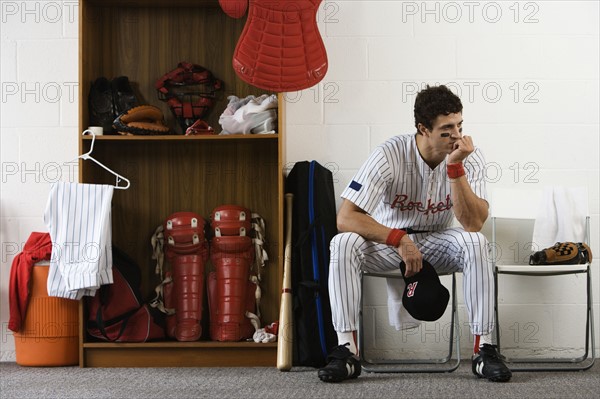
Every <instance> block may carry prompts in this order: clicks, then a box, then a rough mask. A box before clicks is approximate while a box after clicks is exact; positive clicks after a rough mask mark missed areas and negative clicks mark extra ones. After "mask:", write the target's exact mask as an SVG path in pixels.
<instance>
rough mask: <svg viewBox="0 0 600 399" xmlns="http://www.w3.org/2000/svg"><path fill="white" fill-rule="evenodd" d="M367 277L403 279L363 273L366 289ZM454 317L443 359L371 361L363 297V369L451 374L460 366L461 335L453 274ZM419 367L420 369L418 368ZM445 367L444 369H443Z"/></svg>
mask: <svg viewBox="0 0 600 399" xmlns="http://www.w3.org/2000/svg"><path fill="white" fill-rule="evenodd" d="M365 277H385V278H389V277H392V278H402V277H401V276H399V275H398V276H396V275H390V274H385V273H367V272H363V275H362V280H361V285H362V286H363V287H364V278H365ZM451 303H452V305H451V306H452V315H451V326H450V339H449V344H448V354H447V356H445V357H444V358H441V359H381V360H369V359H367V358H366V357H365V346H364V320H363V300H362V297H361V303H360V314H359V327H358V351H359V356H360V362H361V366H362V369H363V370H364V371H365V372H369V373H450V372H452V371H454V370H456V369H457V368H458V366H459V365H460V333H459V324H458V312H457V308H458V306H457V298H456V275H455V274H454V273H452V302H451ZM453 345H454V346H455V349H454V351H456V359H455V361H454V362H452V354H453V348H452V346H453ZM416 366H419V367H416ZM442 366H444V367H442Z"/></svg>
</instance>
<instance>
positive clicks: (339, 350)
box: [319, 344, 361, 382]
mask: <svg viewBox="0 0 600 399" xmlns="http://www.w3.org/2000/svg"><path fill="white" fill-rule="evenodd" d="M346 345H348V344H346ZM346 345H340V346H336V347H335V348H334V349H333V350H332V351H331V353H330V354H329V356H327V359H326V361H327V366H325V367H323V368H322V369H319V378H320V379H321V381H325V382H341V381H344V380H348V379H353V378H356V377H358V376H359V375H360V372H361V367H360V362H359V361H358V359H357V358H356V356H354V355H353V354H352V352H350V350H348V348H347V347H346Z"/></svg>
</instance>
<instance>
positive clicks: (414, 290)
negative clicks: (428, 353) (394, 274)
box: [400, 260, 450, 321]
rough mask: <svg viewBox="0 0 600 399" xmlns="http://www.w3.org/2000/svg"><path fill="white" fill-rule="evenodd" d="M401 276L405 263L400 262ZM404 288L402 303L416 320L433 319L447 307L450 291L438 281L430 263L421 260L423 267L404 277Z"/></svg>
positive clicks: (439, 315)
mask: <svg viewBox="0 0 600 399" xmlns="http://www.w3.org/2000/svg"><path fill="white" fill-rule="evenodd" d="M400 270H401V271H402V276H404V273H405V272H406V264H405V263H404V262H400ZM404 281H405V282H406V288H404V294H403V295H402V305H404V308H405V309H406V310H407V311H408V313H409V314H410V315H411V316H412V317H414V318H415V319H417V320H422V321H435V320H437V319H439V318H440V317H442V315H443V314H444V312H445V311H446V307H448V301H449V300H450V293H449V292H448V290H447V289H446V287H444V286H443V285H442V283H441V282H440V278H439V277H438V275H437V272H436V271H435V269H434V268H433V266H431V264H430V263H429V262H427V261H425V260H423V268H422V269H421V271H420V272H419V273H417V274H414V275H412V276H410V277H404Z"/></svg>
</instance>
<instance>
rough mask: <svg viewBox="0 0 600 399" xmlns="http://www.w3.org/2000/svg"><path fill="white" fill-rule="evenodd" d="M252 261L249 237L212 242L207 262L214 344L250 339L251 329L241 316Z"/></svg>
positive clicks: (252, 252) (218, 239)
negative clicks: (211, 288) (211, 286)
mask: <svg viewBox="0 0 600 399" xmlns="http://www.w3.org/2000/svg"><path fill="white" fill-rule="evenodd" d="M253 259H254V247H253V245H252V239H251V238H250V237H239V236H232V237H215V238H214V239H213V242H212V247H211V260H212V263H213V265H214V266H215V270H216V272H215V280H216V287H214V289H215V291H216V292H213V293H211V294H210V296H211V298H214V302H215V304H214V305H213V304H212V302H213V301H211V309H210V310H211V315H210V335H211V339H213V340H215V341H239V340H241V339H244V338H249V336H252V332H253V331H254V329H253V328H252V325H251V324H250V322H249V320H248V319H247V318H246V316H245V314H246V310H247V307H248V306H247V304H248V299H247V298H248V296H249V295H248V288H249V284H248V283H249V280H248V276H249V274H250V264H251V263H252V261H253ZM250 284H252V283H250ZM252 286H253V284H252ZM252 298H254V292H252ZM248 332H249V336H248Z"/></svg>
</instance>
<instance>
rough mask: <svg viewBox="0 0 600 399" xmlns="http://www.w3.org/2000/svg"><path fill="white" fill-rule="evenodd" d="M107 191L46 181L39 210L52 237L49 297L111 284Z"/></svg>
mask: <svg viewBox="0 0 600 399" xmlns="http://www.w3.org/2000/svg"><path fill="white" fill-rule="evenodd" d="M113 191H114V187H113V186H109V185H99V184H79V183H66V182H57V183H54V184H52V187H51V188H50V196H49V197H48V202H47V204H46V211H45V213H44V221H45V222H46V226H47V227H48V232H49V233H50V238H51V239H52V257H51V259H50V268H49V270H48V295H49V296H56V297H61V298H69V299H81V298H82V297H83V296H84V295H89V296H93V295H94V294H95V292H96V289H97V288H99V287H100V285H102V284H112V282H113V276H112V248H111V245H112V244H111V241H112V226H111V219H110V211H111V201H112V195H113Z"/></svg>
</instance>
